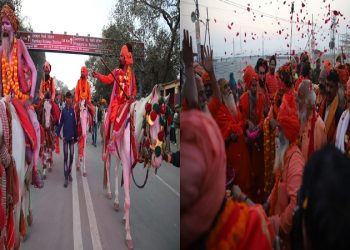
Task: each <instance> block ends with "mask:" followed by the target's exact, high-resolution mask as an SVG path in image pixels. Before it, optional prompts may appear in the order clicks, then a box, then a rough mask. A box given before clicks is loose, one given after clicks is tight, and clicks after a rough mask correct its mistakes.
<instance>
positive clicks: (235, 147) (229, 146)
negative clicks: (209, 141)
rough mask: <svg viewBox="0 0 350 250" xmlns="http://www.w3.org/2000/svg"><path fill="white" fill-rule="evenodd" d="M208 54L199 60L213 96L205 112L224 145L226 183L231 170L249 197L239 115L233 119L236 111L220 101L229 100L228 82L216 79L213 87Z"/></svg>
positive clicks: (207, 51)
mask: <svg viewBox="0 0 350 250" xmlns="http://www.w3.org/2000/svg"><path fill="white" fill-rule="evenodd" d="M212 53H213V52H212V51H210V50H209V48H206V49H205V50H204V53H203V57H202V58H203V60H202V63H203V67H204V69H205V71H206V75H208V76H209V80H208V81H209V84H210V90H211V92H212V93H213V94H212V97H211V98H210V101H209V102H208V109H209V111H210V113H211V115H212V116H213V118H214V120H215V121H216V123H217V125H218V126H219V129H220V131H221V135H222V137H223V139H224V142H225V146H226V156H227V157H226V159H227V169H228V170H227V171H228V173H227V176H228V179H229V176H230V170H232V169H234V173H235V179H234V182H235V184H237V185H239V186H240V188H241V189H242V191H243V192H245V193H247V194H248V195H249V194H251V192H250V183H251V181H250V173H249V155H248V151H247V146H246V144H245V141H244V136H243V131H242V128H241V120H240V115H239V113H238V112H237V113H236V114H237V115H235V116H234V114H235V112H234V110H236V111H237V109H236V107H235V106H230V103H229V102H230V101H229V100H227V101H228V102H225V101H224V98H226V99H227V98H229V97H223V96H230V90H229V87H228V81H226V80H224V79H220V80H219V84H218V83H217V81H216V78H215V73H214V67H213V59H212ZM202 79H203V77H202ZM204 92H205V91H204ZM231 96H232V93H231ZM232 97H233V96H232ZM200 99H201V98H200ZM202 100H203V98H202ZM233 103H234V102H233ZM204 146H205V145H204Z"/></svg>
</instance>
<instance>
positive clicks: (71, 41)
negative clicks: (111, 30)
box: [19, 32, 116, 56]
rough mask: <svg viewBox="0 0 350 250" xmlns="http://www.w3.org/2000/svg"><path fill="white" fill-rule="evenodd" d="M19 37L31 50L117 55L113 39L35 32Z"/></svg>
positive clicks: (25, 33) (20, 34) (23, 33)
mask: <svg viewBox="0 0 350 250" xmlns="http://www.w3.org/2000/svg"><path fill="white" fill-rule="evenodd" d="M19 36H20V38H21V39H22V40H23V42H24V43H25V45H26V46H27V48H28V49H29V50H39V51H40V50H41V51H47V52H61V53H62V52H63V53H73V54H85V55H96V56H101V55H113V54H115V53H116V45H115V41H114V40H112V39H105V38H97V37H89V36H72V35H64V34H51V33H34V32H20V33H19Z"/></svg>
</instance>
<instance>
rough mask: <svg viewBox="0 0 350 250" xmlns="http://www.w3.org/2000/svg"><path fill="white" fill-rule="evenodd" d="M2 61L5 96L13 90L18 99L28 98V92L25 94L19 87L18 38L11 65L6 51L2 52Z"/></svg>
mask: <svg viewBox="0 0 350 250" xmlns="http://www.w3.org/2000/svg"><path fill="white" fill-rule="evenodd" d="M1 63H2V72H1V73H2V75H1V76H2V89H3V96H7V95H9V94H10V93H11V92H13V93H14V94H15V98H17V99H20V100H22V99H28V95H27V94H23V93H22V92H21V90H20V87H19V81H18V60H17V39H16V38H15V39H14V45H13V53H12V60H11V65H9V62H8V60H7V58H6V56H5V53H3V54H2V57H1Z"/></svg>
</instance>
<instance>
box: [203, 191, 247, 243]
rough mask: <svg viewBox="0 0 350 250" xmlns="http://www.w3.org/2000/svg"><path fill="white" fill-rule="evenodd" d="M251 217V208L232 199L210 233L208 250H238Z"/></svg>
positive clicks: (228, 201) (227, 202)
mask: <svg viewBox="0 0 350 250" xmlns="http://www.w3.org/2000/svg"><path fill="white" fill-rule="evenodd" d="M248 216H249V207H248V205H247V204H245V203H239V204H237V203H235V202H234V201H233V200H232V199H231V198H230V199H228V200H227V201H226V205H225V208H224V210H223V212H222V214H221V216H220V217H219V219H218V221H217V222H216V224H215V227H214V229H213V230H212V231H211V232H210V234H209V236H208V240H207V242H206V249H237V248H238V246H239V243H240V241H241V240H242V239H243V237H244V233H245V231H246V227H247V221H248Z"/></svg>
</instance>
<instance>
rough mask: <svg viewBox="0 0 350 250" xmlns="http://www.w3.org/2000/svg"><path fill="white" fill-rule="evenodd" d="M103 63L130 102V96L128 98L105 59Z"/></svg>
mask: <svg viewBox="0 0 350 250" xmlns="http://www.w3.org/2000/svg"><path fill="white" fill-rule="evenodd" d="M100 59H101V62H102V63H103V65H104V66H105V67H106V68H107V69H108V71H109V72H110V73H111V75H112V76H113V78H114V80H115V81H116V82H117V84H118V86H119V88H120V89H121V90H122V92H123V94H124V95H125V97H126V99H128V100H130V96H128V95H127V94H126V93H125V91H124V89H123V88H122V86H120V83H119V81H118V80H117V78H116V77H115V75H114V74H113V72H112V70H111V69H110V68H109V67H108V66H107V64H106V62H105V61H104V60H103V58H102V57H101V58H100Z"/></svg>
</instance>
